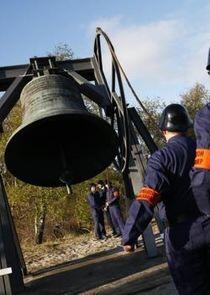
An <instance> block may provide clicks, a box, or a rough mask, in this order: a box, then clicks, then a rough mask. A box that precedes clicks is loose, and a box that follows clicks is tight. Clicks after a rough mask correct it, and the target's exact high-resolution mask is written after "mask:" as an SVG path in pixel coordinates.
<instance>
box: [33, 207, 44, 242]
mask: <svg viewBox="0 0 210 295" xmlns="http://www.w3.org/2000/svg"><path fill="white" fill-rule="evenodd" d="M45 218H46V206H45V205H41V207H40V208H39V209H38V208H37V210H36V216H35V243H36V244H42V242H43V235H44V227H45Z"/></svg>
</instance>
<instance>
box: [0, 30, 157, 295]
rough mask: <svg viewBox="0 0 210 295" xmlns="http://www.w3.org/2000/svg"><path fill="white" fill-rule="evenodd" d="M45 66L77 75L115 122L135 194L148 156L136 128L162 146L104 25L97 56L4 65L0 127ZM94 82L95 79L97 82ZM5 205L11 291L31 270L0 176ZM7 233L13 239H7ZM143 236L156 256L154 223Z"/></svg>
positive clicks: (0, 202)
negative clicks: (128, 89) (128, 95)
mask: <svg viewBox="0 0 210 295" xmlns="http://www.w3.org/2000/svg"><path fill="white" fill-rule="evenodd" d="M101 35H102V36H103V37H104V38H105V40H106V42H107V45H108V48H109V49H110V53H111V57H112V82H111V86H109V85H108V83H107V80H106V77H105V74H104V71H103V61H102V52H101V43H100V36H101ZM46 71H48V72H49V73H59V74H62V75H67V76H71V77H73V78H74V80H75V81H76V82H77V85H78V87H79V89H80V91H81V93H83V94H84V95H86V96H87V97H89V98H90V99H91V100H92V101H94V102H95V103H96V104H97V105H98V106H99V107H100V109H102V110H103V111H104V114H103V113H102V112H101V115H102V116H105V117H106V119H107V120H109V121H110V123H111V124H112V126H113V128H114V129H115V130H116V132H117V133H118V136H119V139H120V145H119V153H118V155H117V158H116V161H115V166H116V167H117V169H118V170H119V171H121V172H122V174H123V177H124V182H125V188H126V192H127V196H129V197H130V199H132V198H133V197H134V194H135V193H136V192H137V190H138V189H139V187H140V186H141V182H143V173H144V167H143V160H144V159H143V157H142V154H141V147H140V145H139V142H138V138H137V134H136V131H135V130H137V131H138V134H139V136H141V138H142V139H143V141H144V142H145V144H146V145H147V147H148V149H149V151H150V152H151V153H153V152H154V151H155V150H156V149H157V146H156V144H155V143H154V141H153V139H152V137H151V135H150V133H149V131H148V129H147V128H146V126H145V125H144V123H143V121H142V120H141V118H140V117H139V114H138V113H137V111H136V109H135V108H128V106H127V104H126V99H125V93H124V87H123V82H122V77H121V71H120V68H119V65H118V63H117V61H116V58H115V52H114V47H113V45H112V43H111V41H110V40H109V38H108V36H107V35H106V34H105V33H104V32H103V31H102V30H101V29H99V28H98V29H97V33H96V39H95V44H94V56H93V57H91V58H85V59H76V60H65V61H56V59H55V57H52V56H50V57H41V58H32V59H30V64H26V65H16V66H9V67H0V91H6V92H5V93H4V94H3V96H2V97H1V99H0V126H2V123H3V121H4V119H5V118H6V117H7V115H8V114H9V112H10V111H11V109H12V108H13V106H14V105H15V103H16V102H17V101H18V99H19V96H20V93H21V90H22V89H23V87H24V86H25V85H26V84H27V83H28V82H29V81H30V80H31V79H32V78H33V77H34V76H39V75H43V74H45V72H46ZM90 81H91V82H92V81H94V82H95V84H92V83H90ZM117 90H118V91H119V94H118V93H117V92H118V91H117ZM134 127H135V130H134ZM0 207H1V208H0V209H1V212H3V213H1V215H0V245H2V247H1V249H0V258H1V261H0V266H1V267H8V266H12V268H13V274H12V275H6V276H5V277H4V278H0V290H1V289H2V290H4V291H5V293H3V291H1V294H7V293H9V292H13V291H14V292H16V291H17V290H19V289H21V288H22V287H23V278H22V275H21V270H22V271H23V273H26V271H27V270H26V267H25V263H24V259H23V256H22V252H21V248H20V245H19V242H18V237H17V235H16V232H15V228H14V224H13V221H12V217H11V213H10V209H9V205H8V203H7V197H6V193H5V189H4V186H3V182H2V179H1V177H0ZM1 232H2V235H1ZM6 234H7V235H8V237H9V238H7V239H6V240H5V235H6ZM143 238H144V243H145V248H146V251H147V254H148V256H149V257H153V256H155V255H157V249H156V246H155V239H154V236H153V234H152V229H151V226H149V227H148V229H147V230H146V231H145V233H144V235H143ZM11 253H13V255H12V254H11ZM5 259H6V260H5ZM5 282H6V283H5ZM3 288H4V289H3Z"/></svg>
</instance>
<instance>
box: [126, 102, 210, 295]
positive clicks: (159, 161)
mask: <svg viewBox="0 0 210 295" xmlns="http://www.w3.org/2000/svg"><path fill="white" fill-rule="evenodd" d="M191 126H192V121H191V119H190V117H189V115H188V113H187V111H186V109H185V108H184V107H183V106H181V105H179V104H171V105H169V106H167V107H166V108H165V109H164V111H163V113H162V115H161V118H160V122H159V127H160V129H161V130H162V132H163V134H164V136H165V138H166V141H167V144H166V145H165V147H164V148H162V149H160V150H158V151H156V152H155V153H154V154H153V155H152V156H151V157H150V158H149V160H148V165H147V169H146V174H145V179H144V186H143V187H142V188H141V189H140V191H139V193H138V195H137V197H136V199H135V200H134V201H133V203H132V204H131V206H130V209H129V216H128V219H127V221H126V224H125V228H124V232H123V237H122V244H123V245H124V250H125V251H126V252H130V251H133V249H134V243H135V241H136V240H137V238H138V236H139V235H140V234H142V233H143V232H144V230H145V229H146V227H147V225H148V224H149V222H150V221H151V219H152V217H153V213H154V207H155V206H156V204H157V203H159V202H160V201H163V203H164V205H165V214H166V218H167V226H166V229H165V247H166V256H167V260H168V266H169V270H170V273H171V275H172V278H173V280H174V283H175V285H176V288H177V290H178V292H179V294H184V295H186V294H191V295H195V294H197V295H198V294H199V295H203V294H210V292H209V293H205V290H204V289H202V286H201V284H200V285H199V284H196V282H197V281H196V279H197V278H196V276H199V273H197V272H196V271H197V269H196V263H197V248H199V239H197V237H196V236H199V232H196V231H195V232H194V231H193V224H194V223H195V222H196V220H197V219H198V218H199V216H200V215H201V213H200V212H199V210H198V208H197V206H196V203H195V201H194V198H193V196H192V194H191V193H189V187H190V177H189V173H190V169H191V168H192V166H193V164H194V160H195V148H196V146H195V142H194V141H193V140H192V139H191V138H188V137H187V136H186V132H187V130H188V128H190V127H191ZM194 259H195V263H194Z"/></svg>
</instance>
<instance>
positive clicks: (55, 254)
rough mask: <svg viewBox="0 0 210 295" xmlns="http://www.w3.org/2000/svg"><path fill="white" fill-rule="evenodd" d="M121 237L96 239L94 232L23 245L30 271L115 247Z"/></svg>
mask: <svg viewBox="0 0 210 295" xmlns="http://www.w3.org/2000/svg"><path fill="white" fill-rule="evenodd" d="M120 242H121V238H120V237H118V238H114V237H112V236H111V235H108V238H107V239H106V240H96V239H95V238H94V237H93V234H92V233H90V234H82V235H80V236H73V235H68V236H65V238H63V239H59V240H57V241H54V242H45V243H43V244H42V245H30V246H26V245H23V246H22V250H23V255H24V258H25V262H26V266H27V269H28V272H29V273H32V272H36V271H39V270H41V269H43V268H48V267H51V266H53V265H57V264H62V263H65V262H68V261H72V260H75V259H78V258H83V257H85V256H88V255H91V254H95V253H99V252H102V251H106V250H111V249H115V248H116V247H119V246H120Z"/></svg>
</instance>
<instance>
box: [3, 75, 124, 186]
mask: <svg viewBox="0 0 210 295" xmlns="http://www.w3.org/2000/svg"><path fill="white" fill-rule="evenodd" d="M20 99H21V105H22V107H23V113H24V116H23V121H22V124H21V126H20V127H19V128H18V129H17V130H16V131H15V132H14V134H13V135H12V136H11V138H10V139H9V141H8V143H7V146H6V151H5V163H6V166H7V168H8V170H9V171H10V172H11V173H12V174H13V175H14V176H15V177H17V178H18V179H20V180H22V181H24V182H27V183H30V184H33V185H39V186H46V187H58V186H63V185H65V183H64V182H63V180H62V179H63V178H65V179H67V181H68V183H69V184H76V183H79V182H82V181H84V180H86V179H89V178H91V177H93V176H95V175H96V174H98V173H100V172H101V171H103V170H104V169H105V168H106V167H107V166H108V165H110V164H111V162H112V161H113V159H114V157H115V155H116V153H117V149H118V138H117V135H116V133H115V132H114V130H113V129H112V127H111V126H110V124H109V123H108V122H106V121H105V120H103V119H102V118H100V117H98V116H96V115H94V114H92V113H90V112H88V111H87V109H86V107H85V105H84V102H83V100H82V97H81V94H80V92H79V89H78V87H77V85H76V82H75V81H74V80H73V78H67V77H65V76H62V75H54V74H51V75H44V76H40V77H37V78H34V79H33V80H32V81H31V82H29V83H28V84H27V85H26V86H25V87H24V88H23V90H22V93H21V97H20Z"/></svg>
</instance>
